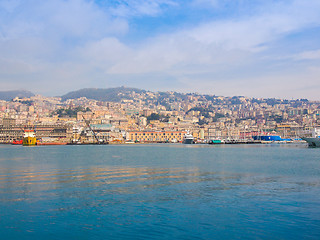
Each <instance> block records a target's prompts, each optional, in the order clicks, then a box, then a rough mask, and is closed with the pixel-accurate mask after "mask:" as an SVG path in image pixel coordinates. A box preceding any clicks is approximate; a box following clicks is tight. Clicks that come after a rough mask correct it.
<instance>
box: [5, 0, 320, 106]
mask: <svg viewBox="0 0 320 240" xmlns="http://www.w3.org/2000/svg"><path fill="white" fill-rule="evenodd" d="M119 86H127V87H135V88H141V89H146V90H151V91H177V92H197V93H205V94H214V95H219V96H248V97H270V98H286V99H297V98H308V99H310V100H320V95H319V92H320V1H319V0H268V1H265V0H189V1H187V0H185V1H182V0H177V1H172V0H153V1H152V0H46V1H43V0H0V91H6V90H17V89H18V90H30V91H32V92H34V93H37V94H43V95H46V96H56V95H63V94H65V93H67V92H69V91H73V90H78V89H81V88H109V87H119Z"/></svg>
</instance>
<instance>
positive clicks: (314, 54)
mask: <svg viewBox="0 0 320 240" xmlns="http://www.w3.org/2000/svg"><path fill="white" fill-rule="evenodd" d="M293 58H294V59H295V60H319V59H320V49H319V50H314V51H305V52H302V53H299V54H296V55H295V56H294V57H293Z"/></svg>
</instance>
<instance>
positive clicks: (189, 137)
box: [183, 131, 194, 144]
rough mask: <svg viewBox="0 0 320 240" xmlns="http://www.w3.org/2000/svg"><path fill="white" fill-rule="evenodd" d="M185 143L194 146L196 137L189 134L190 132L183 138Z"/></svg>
mask: <svg viewBox="0 0 320 240" xmlns="http://www.w3.org/2000/svg"><path fill="white" fill-rule="evenodd" d="M183 143H184V144H194V137H193V136H192V134H190V133H189V131H188V132H187V133H186V134H185V135H184V136H183Z"/></svg>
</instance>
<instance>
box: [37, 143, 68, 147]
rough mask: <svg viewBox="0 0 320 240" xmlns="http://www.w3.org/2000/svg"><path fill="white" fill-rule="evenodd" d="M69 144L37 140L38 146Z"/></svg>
mask: <svg viewBox="0 0 320 240" xmlns="http://www.w3.org/2000/svg"><path fill="white" fill-rule="evenodd" d="M53 145H67V143H66V142H37V146H53Z"/></svg>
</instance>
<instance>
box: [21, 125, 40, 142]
mask: <svg viewBox="0 0 320 240" xmlns="http://www.w3.org/2000/svg"><path fill="white" fill-rule="evenodd" d="M36 144H37V139H36V136H35V133H34V130H28V129H26V130H24V136H23V141H22V145H23V146H35V145H36Z"/></svg>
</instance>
